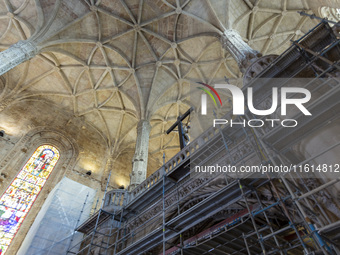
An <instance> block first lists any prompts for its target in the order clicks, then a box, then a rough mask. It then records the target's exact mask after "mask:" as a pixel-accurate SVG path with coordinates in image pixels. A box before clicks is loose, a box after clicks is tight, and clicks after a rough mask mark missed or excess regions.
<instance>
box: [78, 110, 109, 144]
mask: <svg viewBox="0 0 340 255" xmlns="http://www.w3.org/2000/svg"><path fill="white" fill-rule="evenodd" d="M84 118H85V121H86V122H88V123H90V124H91V125H92V126H93V127H94V128H95V129H97V130H98V131H99V132H101V133H102V134H103V136H104V137H105V139H106V140H107V139H108V137H109V136H108V132H109V131H108V129H107V125H106V123H105V121H104V119H103V117H102V116H101V113H100V111H97V110H94V111H92V112H88V113H87V114H85V115H84Z"/></svg>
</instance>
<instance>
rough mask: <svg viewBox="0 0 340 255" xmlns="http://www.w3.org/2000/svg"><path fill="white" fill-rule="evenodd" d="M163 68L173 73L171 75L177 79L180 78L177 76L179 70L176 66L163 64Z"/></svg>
mask: <svg viewBox="0 0 340 255" xmlns="http://www.w3.org/2000/svg"><path fill="white" fill-rule="evenodd" d="M162 68H164V69H166V70H168V71H169V72H171V74H173V75H174V76H176V78H178V76H177V68H176V66H175V65H174V64H172V63H166V64H164V63H163V64H162Z"/></svg>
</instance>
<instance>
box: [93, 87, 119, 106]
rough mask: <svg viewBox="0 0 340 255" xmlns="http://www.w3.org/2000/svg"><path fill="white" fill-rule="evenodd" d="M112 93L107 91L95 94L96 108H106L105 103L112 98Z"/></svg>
mask: <svg viewBox="0 0 340 255" xmlns="http://www.w3.org/2000/svg"><path fill="white" fill-rule="evenodd" d="M114 93H115V92H113V91H109V90H102V91H97V93H96V94H97V103H98V106H99V107H102V106H106V102H108V101H109V100H110V99H111V98H112V97H113V96H114Z"/></svg>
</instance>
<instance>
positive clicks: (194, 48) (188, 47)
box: [178, 36, 221, 61]
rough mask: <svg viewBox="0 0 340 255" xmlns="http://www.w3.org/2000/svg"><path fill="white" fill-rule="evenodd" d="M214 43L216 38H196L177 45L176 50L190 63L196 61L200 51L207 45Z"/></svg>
mask: <svg viewBox="0 0 340 255" xmlns="http://www.w3.org/2000/svg"><path fill="white" fill-rule="evenodd" d="M215 41H216V38H214V37H203V36H202V37H196V38H194V39H189V40H185V41H183V42H181V43H179V45H178V48H179V50H180V53H181V55H183V57H184V58H186V59H188V60H191V61H198V60H199V57H200V55H201V54H202V51H203V50H204V49H205V48H206V47H207V45H210V44H211V43H213V42H215ZM218 47H219V48H220V47H221V46H220V45H219V46H218Z"/></svg>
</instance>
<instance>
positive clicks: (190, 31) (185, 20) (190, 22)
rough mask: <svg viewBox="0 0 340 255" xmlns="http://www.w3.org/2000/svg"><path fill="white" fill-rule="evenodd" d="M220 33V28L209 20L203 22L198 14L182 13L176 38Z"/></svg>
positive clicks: (181, 38)
mask: <svg viewBox="0 0 340 255" xmlns="http://www.w3.org/2000/svg"><path fill="white" fill-rule="evenodd" d="M211 32H213V33H218V32H219V30H218V29H217V28H216V27H215V26H213V25H211V24H210V23H208V22H202V20H200V19H199V18H197V17H196V16H194V15H193V16H189V15H185V14H181V15H180V16H179V19H178V23H177V30H176V40H183V39H186V38H188V37H192V36H196V35H198V34H209V33H211Z"/></svg>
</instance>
